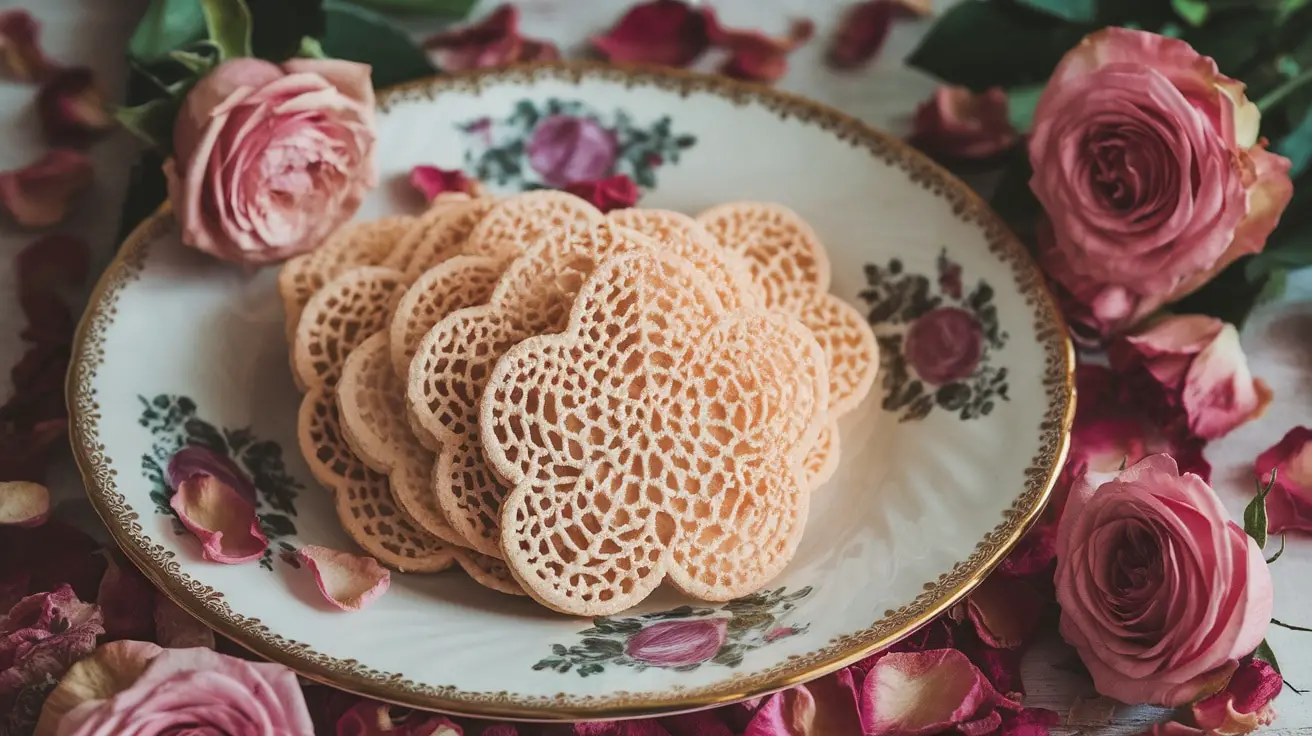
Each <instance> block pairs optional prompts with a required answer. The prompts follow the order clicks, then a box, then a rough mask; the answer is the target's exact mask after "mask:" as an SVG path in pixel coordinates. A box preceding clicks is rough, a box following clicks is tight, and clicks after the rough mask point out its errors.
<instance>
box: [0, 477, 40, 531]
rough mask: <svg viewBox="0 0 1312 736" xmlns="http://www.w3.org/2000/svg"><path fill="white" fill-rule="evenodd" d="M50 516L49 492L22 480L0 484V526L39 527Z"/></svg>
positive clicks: (37, 484) (38, 484)
mask: <svg viewBox="0 0 1312 736" xmlns="http://www.w3.org/2000/svg"><path fill="white" fill-rule="evenodd" d="M49 516H50V491H49V490H47V489H46V487H45V486H43V485H41V484H40V483H30V482H28V481H24V480H15V481H8V482H5V483H0V526H6V525H13V526H29V527H30V526H41V525H42V524H44V523H46V519H47V518H49Z"/></svg>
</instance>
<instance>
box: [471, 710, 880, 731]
mask: <svg viewBox="0 0 1312 736" xmlns="http://www.w3.org/2000/svg"><path fill="white" fill-rule="evenodd" d="M725 711H726V709H725V708H717V709H714V710H699V711H694V712H692V713H680V714H678V715H674V716H665V717H664V718H661V719H660V724H661V725H662V726H664V727H665V730H666V731H669V732H670V733H671V734H674V735H675V736H735V734H737V733H741V729H738V730H735V729H732V728H730V727H729V725H728V724H726V723H725V722H724V718H723V716H724V715H725ZM858 727H859V724H858ZM489 734H491V732H489V731H484V732H483V733H482V734H480V736H489ZM491 736H496V735H495V734H491ZM506 736H513V734H511V735H506Z"/></svg>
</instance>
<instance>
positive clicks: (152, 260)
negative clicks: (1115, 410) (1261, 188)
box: [70, 65, 1074, 719]
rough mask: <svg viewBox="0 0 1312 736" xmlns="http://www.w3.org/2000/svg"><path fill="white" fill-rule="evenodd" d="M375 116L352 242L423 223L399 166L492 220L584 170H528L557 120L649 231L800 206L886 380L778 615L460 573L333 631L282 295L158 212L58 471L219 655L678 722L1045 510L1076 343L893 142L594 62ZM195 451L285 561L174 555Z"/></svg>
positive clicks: (904, 618) (792, 100)
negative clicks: (518, 594) (226, 561)
mask: <svg viewBox="0 0 1312 736" xmlns="http://www.w3.org/2000/svg"><path fill="white" fill-rule="evenodd" d="M380 107H381V115H380V121H379V125H380V134H379V137H380V151H379V154H380V155H379V163H380V166H381V174H382V177H383V182H384V185H383V186H381V187H380V188H379V189H378V190H377V191H376V192H374V193H373V195H372V196H371V197H370V199H369V200H368V202H367V203H366V205H365V207H364V209H363V210H362V211H361V212H360V215H359V216H360V217H363V218H372V217H376V216H379V215H382V214H385V213H390V212H396V211H403V210H405V209H407V208H409V207H414V206H415V205H416V204H418V203H417V202H416V200H415V197H414V195H413V193H411V192H409V191H407V188H406V185H405V184H404V180H405V177H406V175H407V173H408V172H409V170H410V168H411V167H412V166H413V165H415V164H420V163H429V164H436V165H439V166H443V167H448V168H449V167H458V166H463V167H465V168H466V169H467V170H469V171H470V172H472V173H474V174H476V175H477V176H479V177H480V178H481V179H483V180H484V181H486V182H487V183H489V184H490V185H491V186H492V188H493V190H494V191H498V192H501V193H505V192H515V191H521V190H524V189H528V188H534V187H540V186H543V185H547V184H550V183H551V180H552V178H553V177H556V176H560V175H561V174H562V171H565V170H566V169H568V167H576V168H575V169H569V170H571V171H574V170H577V167H582V168H587V167H589V166H591V167H592V168H594V169H596V168H597V167H598V166H599V165H598V164H597V163H596V161H592V162H591V163H589V162H587V161H575V160H570V159H569V158H568V155H569V152H568V151H566V152H565V154H564V155H565V156H566V158H565V159H561V158H559V157H557V158H556V159H554V160H553V162H552V163H551V164H550V165H551V166H554V167H556V168H555V169H554V170H553V169H550V168H549V167H548V165H547V164H546V163H544V162H543V160H542V158H543V157H537V159H538V160H533V157H530V156H528V155H527V154H526V150H527V149H529V148H532V146H530V145H528V144H529V143H530V142H531V141H532V139H533V136H534V134H535V128H536V127H537V126H539V125H541V121H542V120H544V119H547V118H550V117H551V116H560V115H564V116H572V117H576V118H582V119H586V120H590V121H593V122H591V123H584V125H594V124H595V125H597V126H600V128H603V129H605V130H607V131H610V133H611V134H613V136H614V141H615V152H614V160H613V161H611V162H609V163H608V164H607V163H606V162H603V163H602V164H601V165H600V166H601V167H602V168H601V169H598V172H595V173H607V172H608V171H616V172H623V173H627V174H629V175H630V176H632V177H633V178H634V180H635V181H637V182H638V183H639V184H640V185H641V186H642V188H643V197H642V200H641V204H642V205H646V206H652V207H662V208H670V209H675V210H681V211H684V212H688V213H696V212H699V211H701V210H703V209H705V208H707V207H709V206H711V205H713V204H717V203H720V202H725V201H730V200H736V199H754V200H765V201H775V202H780V203H783V204H786V205H788V206H789V207H792V208H793V209H795V210H796V211H798V212H799V213H800V214H801V215H802V216H803V217H805V218H806V219H807V220H808V221H809V222H811V223H812V224H813V225H814V227H815V229H816V231H817V232H818V233H819V235H820V236H821V238H822V239H823V241H824V243H825V244H826V245H827V247H828V249H829V253H830V256H831V260H832V262H833V291H834V293H836V294H837V295H839V296H840V297H842V298H844V299H847V300H849V301H851V302H852V303H853V304H855V305H857V306H858V307H859V308H861V309H862V310H863V311H865V312H867V313H868V314H869V315H870V319H871V322H872V324H874V327H875V330H876V334H877V335H878V338H879V342H880V345H881V348H882V352H883V365H882V367H881V374H880V378H879V379H878V380H877V381H876V384H875V387H874V389H873V391H872V392H871V395H870V397H869V398H868V399H867V400H866V402H865V403H864V405H862V406H861V407H860V408H859V409H858V410H856V411H854V412H853V413H851V414H849V415H847V416H845V417H844V418H843V422H842V425H841V428H842V432H841V438H842V462H841V465H840V467H839V469H838V471H837V473H836V474H835V475H834V476H833V479H832V480H831V481H830V482H829V483H828V484H827V485H826V486H824V487H822V488H821V489H819V490H818V491H816V493H815V495H814V497H813V502H812V507H811V512H810V517H809V520H808V526H807V530H806V534H805V536H804V538H803V540H802V543H801V547H800V549H799V550H798V552H797V555H796V557H795V558H794V559H793V561H792V563H791V564H790V565H789V566H788V568H787V569H786V570H785V571H784V572H783V574H782V575H780V576H779V577H778V578H777V579H776V580H775V581H774V582H773V583H772V585H771V587H770V589H769V590H767V591H764V592H762V593H759V594H757V595H754V596H751V597H749V598H746V599H742V600H739V601H735V602H732V603H729V604H726V605H707V604H701V603H698V602H696V601H690V600H684V599H682V598H681V597H680V596H679V594H677V593H676V592H673V591H668V590H661V591H658V593H657V594H656V595H654V596H653V597H652V598H650V599H648V600H647V601H646V602H645V603H644V604H643V605H642V606H640V607H639V608H638V609H636V610H633V611H630V612H628V613H626V614H624V615H619V616H613V617H609V618H605V619H597V620H594V621H587V620H580V619H576V618H569V617H566V616H561V615H557V614H553V613H550V612H548V611H546V610H544V609H543V608H542V607H540V606H539V605H537V604H535V603H533V602H532V601H530V600H528V599H524V598H514V597H510V596H505V595H501V594H498V593H495V592H491V591H489V590H486V589H484V588H482V587H480V586H479V585H477V584H475V583H474V582H472V581H471V580H470V579H468V578H467V577H465V576H464V575H463V574H461V573H460V572H458V571H456V572H447V573H440V574H436V575H427V576H425V575H400V574H398V575H394V577H393V582H392V587H391V590H390V591H389V592H388V593H387V594H386V595H384V596H383V597H382V598H381V599H380V600H378V601H376V602H375V603H374V604H373V605H372V606H370V607H368V608H367V609H365V610H363V611H360V612H355V613H343V612H338V611H334V610H331V609H329V608H328V607H326V606H325V605H324V604H323V603H322V602H321V601H320V600H319V599H318V596H317V594H316V593H315V591H314V590H313V583H312V582H311V580H310V577H309V575H308V573H307V572H306V571H305V570H301V569H297V568H296V567H295V566H294V564H293V562H291V561H289V558H290V555H287V554H286V550H289V549H293V548H295V547H296V546H297V545H300V544H308V543H313V544H321V545H327V546H330V547H335V548H338V549H351V548H352V546H351V543H350V541H349V540H348V539H347V537H346V536H345V535H344V534H343V533H342V532H341V531H340V529H339V528H338V524H337V521H336V517H335V514H334V512H333V508H332V504H331V502H330V498H329V495H328V493H327V491H325V490H324V489H322V488H320V487H319V486H318V485H317V484H316V483H315V482H314V481H313V479H312V478H311V476H310V474H309V472H308V471H307V470H306V467H305V465H304V463H303V461H302V459H301V458H300V456H299V453H298V451H297V443H296V433H295V425H296V411H297V405H298V401H299V398H300V397H299V394H298V393H297V391H296V389H295V388H294V387H293V385H292V379H291V376H290V374H289V369H288V361H287V344H286V342H285V339H284V336H283V328H282V325H283V314H282V308H281V303H280V301H279V299H278V296H277V292H276V288H275V276H276V274H275V273H274V271H273V270H271V269H266V270H264V271H261V272H258V273H249V272H245V271H243V270H241V269H238V268H235V267H232V266H229V265H225V264H222V263H219V262H216V261H214V260H212V259H209V258H207V257H205V256H202V255H200V254H198V253H195V252H193V251H191V250H188V249H185V248H184V247H182V246H181V245H180V243H179V239H178V231H177V227H176V224H175V222H174V220H173V219H172V217H170V216H169V215H168V214H167V213H162V214H159V215H157V216H156V217H154V218H153V219H151V220H150V221H148V222H147V223H145V224H144V225H143V226H142V227H141V228H139V229H138V230H137V232H136V233H135V234H134V235H133V236H132V237H131V238H130V239H129V240H128V242H127V243H125V244H124V245H123V246H122V250H121V252H120V253H119V256H118V258H117V259H116V260H115V262H114V263H113V265H112V266H110V268H109V270H108V271H107V272H106V273H105V275H104V277H103V278H102V279H101V282H100V284H99V286H98V288H97V290H96V292H95V296H94V298H93V300H92V303H91V305H90V307H89V309H88V312H87V315H86V317H85V319H84V321H83V324H82V327H81V330H80V332H79V335H78V340H77V346H76V356H75V358H74V367H73V373H72V376H71V378H70V389H71V393H70V395H71V403H72V410H73V416H74V430H73V444H74V448H75V450H76V452H77V455H78V459H79V463H80V464H81V468H82V471H83V474H84V476H85V479H86V482H87V486H88V490H89V493H90V494H91V498H92V500H93V501H94V502H95V504H96V506H97V508H98V509H99V511H100V513H101V515H102V516H103V517H104V519H105V521H106V522H107V523H108V525H109V527H110V530H111V532H112V533H113V535H114V537H115V538H116V539H117V541H118V542H119V543H120V544H121V545H122V546H123V547H124V548H125V550H126V551H127V553H128V554H129V555H130V556H131V557H132V558H133V560H134V561H135V562H136V563H137V564H138V565H140V566H141V567H142V568H143V569H144V570H145V571H146V573H147V574H149V575H150V576H151V578H152V579H153V580H155V582H156V583H158V584H159V585H161V586H162V587H163V588H164V589H165V590H166V591H167V592H168V593H169V595H170V596H172V597H174V598H176V599H177V601H178V602H179V603H181V604H182V605H183V606H184V607H185V608H186V609H188V610H189V611H191V612H192V613H194V614H195V615H197V616H198V617H200V618H201V619H203V620H205V621H206V622H208V623H209V624H210V625H212V626H213V627H215V628H216V629H218V630H219V631H221V632H223V633H225V634H227V635H229V636H232V637H233V638H235V639H237V640H238V641H240V642H242V643H244V644H245V645H247V646H249V647H250V648H251V649H253V650H255V651H257V652H259V653H260V654H262V655H264V656H267V657H268V658H270V659H273V660H276V661H279V662H282V663H285V664H287V665H289V666H290V667H292V668H294V669H296V670H298V671H299V672H301V673H302V674H304V675H306V676H308V677H311V678H314V679H318V680H323V681H325V682H328V683H331V684H334V685H337V686H339V687H342V688H346V689H349V690H354V691H357V692H360V693H364V694H368V695H372V696H375V697H378V698H382V699H386V700H391V701H396V702H400V703H404V704H408V705H413V706H417V707H425V708H431V709H436V710H445V711H451V712H457V713H464V714H471V715H486V716H494V717H501V718H528V719H555V718H616V717H624V716H630V715H641V714H652V713H662V712H671V711H678V710H689V709H694V708H698V707H704V706H708V705H713V704H717V703H723V702H729V701H732V700H735V699H741V698H746V697H750V696H753V695H758V694H762V693H765V692H768V691H771V690H775V689H779V688H782V687H785V686H787V685H790V684H792V683H795V682H800V681H804V680H807V679H809V678H812V677H816V676H819V675H821V674H823V673H825V672H828V671H830V670H833V669H835V668H837V667H839V666H841V665H843V664H845V663H848V662H851V661H853V660H855V659H856V658H858V657H860V656H862V655H864V654H866V653H869V652H871V651H873V650H875V649H878V648H880V647H883V646H887V645H888V644H890V643H892V642H893V641H895V640H896V639H898V638H900V637H902V636H905V635H906V634H908V633H910V632H911V631H912V630H913V629H914V628H915V627H917V626H918V625H920V624H922V623H924V622H926V621H927V620H929V619H930V618H932V617H933V616H934V615H936V614H937V613H939V612H941V611H943V610H944V609H946V608H947V607H948V606H949V605H951V604H952V603H953V602H954V601H955V600H957V599H958V598H960V597H961V596H962V595H964V594H965V593H966V592H967V591H968V590H969V589H970V588H971V587H972V586H973V585H975V584H976V583H978V582H979V581H980V580H981V579H982V578H983V577H984V575H985V574H986V573H987V572H988V570H989V569H990V568H991V567H992V566H993V565H994V564H996V563H997V562H998V561H999V560H1000V559H1001V558H1002V556H1003V555H1005V554H1006V552H1007V550H1008V549H1009V548H1010V547H1011V546H1012V545H1013V544H1014V543H1015V541H1016V540H1017V538H1018V537H1019V536H1020V535H1021V534H1022V532H1023V531H1024V529H1025V527H1026V526H1027V525H1028V524H1029V522H1030V521H1031V520H1032V519H1033V518H1034V517H1035V515H1036V514H1037V513H1038V512H1039V510H1040V509H1041V507H1042V505H1043V503H1044V501H1045V500H1046V498H1047V494H1048V492H1049V490H1050V488H1051V486H1052V483H1053V481H1054V479H1055V476H1056V474H1057V471H1058V469H1059V468H1060V466H1061V463H1062V460H1063V458H1064V454H1065V448H1066V442H1067V431H1068V428H1069V420H1070V416H1071V410H1072V407H1073V403H1074V396H1073V383H1072V380H1071V376H1072V366H1073V356H1072V352H1071V348H1070V343H1069V341H1068V339H1067V335H1066V331H1065V328H1064V326H1063V324H1062V322H1061V319H1060V317H1059V315H1058V313H1057V310H1056V308H1055V306H1054V303H1053V301H1052V299H1051V298H1050V296H1049V294H1048V293H1047V292H1046V291H1045V289H1044V286H1043V282H1042V279H1041V277H1040V275H1039V274H1038V272H1037V271H1036V269H1035V267H1034V266H1033V264H1032V263H1031V261H1030V260H1029V258H1028V257H1027V255H1026V254H1025V252H1024V251H1023V249H1022V247H1021V246H1020V244H1019V243H1018V242H1017V241H1016V240H1015V239H1014V237H1013V236H1012V235H1011V234H1010V233H1009V232H1008V231H1007V230H1006V229H1005V228H1004V226H1003V225H1002V224H1001V223H1000V221H999V220H998V219H997V218H996V217H995V216H994V215H993V214H992V213H990V212H989V211H988V210H987V209H986V207H985V206H984V205H983V204H982V203H981V202H980V200H979V199H978V198H977V197H975V196H974V195H973V194H972V193H971V192H970V191H968V190H967V188H966V187H965V186H964V185H962V184H961V183H960V182H958V181H957V180H956V179H953V178H952V177H950V176H949V175H947V174H946V173H944V172H943V171H942V170H940V169H939V168H937V167H936V166H934V165H933V164H931V163H930V162H928V161H927V160H926V159H924V158H922V157H921V156H920V155H918V154H916V153H914V152H913V151H911V150H909V149H908V148H907V147H906V146H904V145H903V144H902V143H900V142H898V141H897V140H895V139H893V138H891V137H889V136H887V135H884V134H882V133H878V132H876V131H874V130H871V129H869V128H867V127H865V126H864V125H862V124H861V123H859V122H858V121H856V120H853V119H851V118H848V117H846V116H844V115H842V114H840V113H838V112H836V111H833V110H829V109H827V108H824V107H821V106H819V105H817V104H815V103H812V102H808V101H806V100H803V99H799V98H796V97H793V96H790V95H786V94H783V93H779V92H774V91H770V90H766V89H758V88H755V87H751V86H747V85H741V84H738V83H735V82H731V81H727V80H724V79H721V78H715V77H707V76H699V75H693V74H687V73H680V72H665V71H632V70H628V71H625V70H620V69H616V68H608V67H602V66H592V65H583V66H578V65H574V66H535V67H526V68H519V69H512V70H501V71H492V72H488V73H483V74H479V75H476V76H469V77H449V78H443V79H436V80H430V81H425V82H422V83H419V84H415V85H411V86H407V87H405V88H403V89H398V90H393V91H391V92H389V93H387V94H384V95H383V96H382V99H381V101H380ZM539 132H540V131H539ZM561 167H566V168H565V169H562V168H561ZM904 346H910V347H911V348H912V349H904ZM188 443H202V444H208V445H210V446H216V447H219V448H220V449H222V450H225V451H226V452H227V453H228V454H230V455H231V456H232V458H233V459H234V460H235V461H236V462H237V463H238V464H239V465H241V467H242V468H244V469H245V470H246V471H247V472H248V473H249V474H250V475H251V476H252V478H253V480H254V482H255V484H256V486H257V488H258V490H259V492H260V502H261V506H260V512H261V514H262V515H263V518H264V520H265V526H266V528H268V530H269V532H270V536H271V537H272V539H273V546H272V550H273V551H272V552H271V554H270V555H269V556H268V557H266V559H264V560H262V561H261V562H260V563H250V564H246V565H234V566H225V565H219V564H214V563H209V562H206V561H204V560H202V559H201V557H200V554H199V549H198V545H197V543H196V541H195V540H194V539H193V538H192V537H191V536H190V535H187V534H179V533H178V532H177V530H176V529H175V525H174V520H173V518H172V516H171V515H170V513H169V510H168V507H167V500H166V499H167V495H166V494H167V493H168V489H167V488H166V486H165V484H164V481H163V479H162V478H161V475H162V474H161V471H160V468H161V467H162V465H164V464H165V463H166V462H167V459H168V457H169V456H170V455H171V454H172V453H173V452H175V451H176V450H177V449H178V448H179V447H180V446H182V445H184V444H188ZM653 627H659V628H653Z"/></svg>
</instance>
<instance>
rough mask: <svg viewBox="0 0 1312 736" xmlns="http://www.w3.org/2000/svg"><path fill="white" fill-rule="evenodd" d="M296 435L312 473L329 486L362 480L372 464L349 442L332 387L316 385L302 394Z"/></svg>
mask: <svg viewBox="0 0 1312 736" xmlns="http://www.w3.org/2000/svg"><path fill="white" fill-rule="evenodd" d="M296 439H297V443H298V444H299V445H300V447H301V455H302V456H304V457H305V464H306V465H307V466H308V467H309V468H310V474H311V475H313V476H314V478H315V480H317V481H319V482H320V483H322V484H324V485H325V486H328V487H329V488H335V487H337V486H338V485H341V484H342V483H346V482H359V481H362V480H363V479H364V478H365V476H366V475H367V471H368V466H366V465H365V464H364V463H363V462H361V460H360V458H359V457H358V456H357V455H356V454H355V453H354V452H353V451H352V450H351V446H350V445H349V444H347V441H346V435H345V433H344V431H343V430H342V419H341V415H340V414H339V413H338V410H337V394H336V392H335V391H334V390H333V389H332V388H329V387H325V386H315V387H314V388H312V389H310V390H309V391H308V392H306V394H305V396H302V397H301V408H300V412H299V413H298V414H297V418H296Z"/></svg>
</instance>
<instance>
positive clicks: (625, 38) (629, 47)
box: [592, 0, 715, 67]
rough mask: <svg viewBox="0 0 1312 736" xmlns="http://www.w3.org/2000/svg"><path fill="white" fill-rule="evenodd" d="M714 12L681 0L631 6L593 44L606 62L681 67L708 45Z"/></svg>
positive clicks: (664, 0)
mask: <svg viewBox="0 0 1312 736" xmlns="http://www.w3.org/2000/svg"><path fill="white" fill-rule="evenodd" d="M714 27H715V15H714V12H713V11H712V10H711V9H710V8H705V9H698V8H694V7H692V6H691V5H689V4H688V3H686V2H682V0H652V1H651V2H646V3H642V4H639V5H635V6H634V7H632V8H631V9H630V10H629V11H628V12H627V13H625V14H624V15H623V16H622V17H621V18H620V19H619V21H618V22H617V23H616V24H615V25H614V26H611V28H610V30H608V31H606V32H605V33H604V34H600V35H596V36H593V37H592V46H593V47H594V48H595V49H596V50H597V52H598V53H600V54H601V56H602V57H603V58H605V59H607V60H609V61H616V62H637V63H645V64H660V65H662V66H675V67H682V66H687V65H689V64H691V63H692V62H693V61H695V60H696V59H697V57H699V56H701V55H702V54H703V53H705V52H706V50H707V49H708V48H710V46H711V32H712V29H713V28H714Z"/></svg>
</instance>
